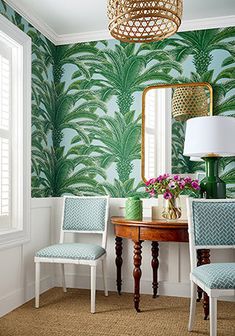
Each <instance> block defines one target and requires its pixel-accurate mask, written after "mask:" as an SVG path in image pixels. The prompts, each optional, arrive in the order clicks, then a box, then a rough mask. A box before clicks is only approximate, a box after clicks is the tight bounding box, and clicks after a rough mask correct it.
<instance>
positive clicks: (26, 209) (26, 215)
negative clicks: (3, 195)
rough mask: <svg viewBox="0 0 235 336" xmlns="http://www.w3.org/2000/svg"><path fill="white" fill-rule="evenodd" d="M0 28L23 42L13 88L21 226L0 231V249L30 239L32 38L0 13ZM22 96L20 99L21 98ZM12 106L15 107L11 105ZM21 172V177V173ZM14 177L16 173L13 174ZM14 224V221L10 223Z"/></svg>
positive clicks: (14, 38) (18, 204)
mask: <svg viewBox="0 0 235 336" xmlns="http://www.w3.org/2000/svg"><path fill="white" fill-rule="evenodd" d="M0 27H1V28H0V30H1V31H2V32H3V33H4V34H6V35H8V36H9V37H10V38H12V39H13V40H14V41H15V42H17V43H18V44H19V45H21V46H22V50H23V52H22V60H21V62H23V72H22V73H20V72H19V73H18V74H17V77H18V80H21V81H22V79H23V87H20V88H19V87H18V88H17V91H16V90H15V95H18V97H17V98H18V99H17V100H18V101H19V100H20V99H21V109H22V111H23V112H22V113H23V120H22V122H23V148H21V150H22V151H23V155H22V158H21V160H22V162H21V167H22V168H21V169H19V173H18V175H19V174H21V175H22V176H23V178H21V179H20V181H21V182H20V183H19V184H17V185H18V188H19V189H20V192H19V191H18V192H19V193H20V194H21V195H22V199H18V200H17V205H16V206H17V207H20V208H21V211H20V212H19V217H20V221H21V222H22V228H21V229H17V228H16V229H14V228H12V229H11V230H9V231H2V232H1V231H0V249H1V248H8V247H12V246H15V245H20V244H23V243H26V242H27V241H29V240H30V204H31V65H32V60H31V57H32V53H31V39H30V37H29V36H28V35H26V34H25V33H24V32H22V31H21V30H20V29H19V28H18V27H17V26H15V25H14V24H13V23H11V22H10V21H9V20H7V19H6V18H5V17H4V16H2V15H0ZM22 99H23V101H22ZM13 108H14V107H13ZM22 176H21V177H22ZM13 178H15V177H13ZM13 227H14V224H13Z"/></svg>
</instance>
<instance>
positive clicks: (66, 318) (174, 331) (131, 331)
mask: <svg viewBox="0 0 235 336" xmlns="http://www.w3.org/2000/svg"><path fill="white" fill-rule="evenodd" d="M40 304H41V306H40V308H39V309H35V308H34V301H33V300H31V301H29V302H27V303H26V304H24V305H23V306H21V307H19V308H17V309H16V310H14V311H13V312H11V313H9V314H7V315H6V316H4V317H2V318H1V319H0V335H1V336H54V335H57V336H62V335H63V336H85V335H86V336H140V335H141V336H142V335H143V336H155V335H156V336H168V335H169V336H173V335H177V336H183V335H192V336H193V335H198V336H200V335H209V321H204V320H203V309H202V303H198V304H197V316H196V322H195V326H194V331H193V333H188V332H187V323H188V315H189V299H186V298H178V297H166V296H162V297H158V298H156V299H153V298H152V297H151V295H141V301H140V307H141V312H140V313H137V312H136V311H135V310H134V309H133V296H132V294H126V293H123V294H122V295H121V296H119V295H118V294H117V293H114V292H111V293H109V296H108V297H104V295H103V292H101V291H98V292H97V296H96V310H97V312H96V313H95V314H91V313H90V312H89V311H90V293H89V291H88V290H79V289H69V290H68V292H67V293H63V291H62V289H61V288H53V289H51V290H49V291H47V292H46V293H44V294H42V295H41V298H40ZM220 335H221V336H222V335H224V336H225V335H226V336H235V303H234V302H219V303H218V336H220Z"/></svg>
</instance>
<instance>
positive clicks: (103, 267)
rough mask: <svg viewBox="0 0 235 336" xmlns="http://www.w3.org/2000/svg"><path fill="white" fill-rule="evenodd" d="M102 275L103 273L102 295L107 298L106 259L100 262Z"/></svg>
mask: <svg viewBox="0 0 235 336" xmlns="http://www.w3.org/2000/svg"><path fill="white" fill-rule="evenodd" d="M102 273H103V281H104V295H105V296H108V295H109V293H108V284H107V267H106V258H104V259H103V260H102Z"/></svg>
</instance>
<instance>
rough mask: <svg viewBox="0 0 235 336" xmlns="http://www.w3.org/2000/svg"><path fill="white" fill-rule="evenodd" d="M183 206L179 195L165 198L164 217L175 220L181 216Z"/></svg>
mask: <svg viewBox="0 0 235 336" xmlns="http://www.w3.org/2000/svg"><path fill="white" fill-rule="evenodd" d="M181 213H182V212H181V206H180V199H179V197H172V198H171V199H167V200H166V199H163V212H162V217H163V218H165V219H171V220H175V219H178V218H180V217H181Z"/></svg>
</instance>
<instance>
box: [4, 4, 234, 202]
mask: <svg viewBox="0 0 235 336" xmlns="http://www.w3.org/2000/svg"><path fill="white" fill-rule="evenodd" d="M0 13H1V14H3V15H4V16H6V17H7V18H8V19H9V20H10V21H12V22H13V23H14V24H15V25H17V26H18V27H19V28H20V29H22V30H23V31H25V32H26V33H27V34H28V35H29V36H30V37H31V38H32V197H49V196H54V197H56V196H61V195H63V194H74V195H97V194H110V195H111V196H112V197H127V196H131V195H136V194H138V195H141V196H143V195H144V192H143V190H144V189H143V183H142V182H141V171H140V170H141V169H140V156H141V151H140V143H141V98H142V91H143V89H144V88H145V87H146V86H149V85H151V84H158V83H185V82H202V81H205V82H209V83H210V84H211V85H212V86H213V89H214V114H217V115H218V114H221V115H232V116H235V27H231V28H224V29H210V30H200V31H192V32H181V33H178V34H176V35H174V36H173V37H171V38H168V39H166V40H164V41H161V42H157V43H150V44H126V43H120V42H119V41H115V40H108V41H98V42H87V43H78V44H73V45H64V46H54V45H53V44H52V43H51V42H50V41H48V40H47V39H46V38H45V37H44V36H43V35H42V34H41V33H39V32H38V31H37V30H36V29H35V28H34V27H32V26H31V25H30V24H29V23H27V21H25V20H24V19H23V18H22V17H21V16H20V15H18V14H17V13H16V12H14V11H13V10H12V9H11V8H10V7H9V6H7V5H6V4H5V2H4V1H2V0H0ZM183 136H184V125H182V124H179V123H177V122H173V125H172V166H173V171H174V172H178V173H185V172H188V173H189V172H195V171H197V170H201V169H202V166H201V164H200V163H191V162H190V161H189V160H188V159H187V158H185V157H183V155H182V145H183V141H182V137H183ZM220 168H221V174H222V177H223V178H224V180H225V182H227V183H228V195H229V196H233V195H234V192H235V161H234V159H233V158H232V159H231V158H229V160H228V159H224V160H222V161H221V167H220Z"/></svg>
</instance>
